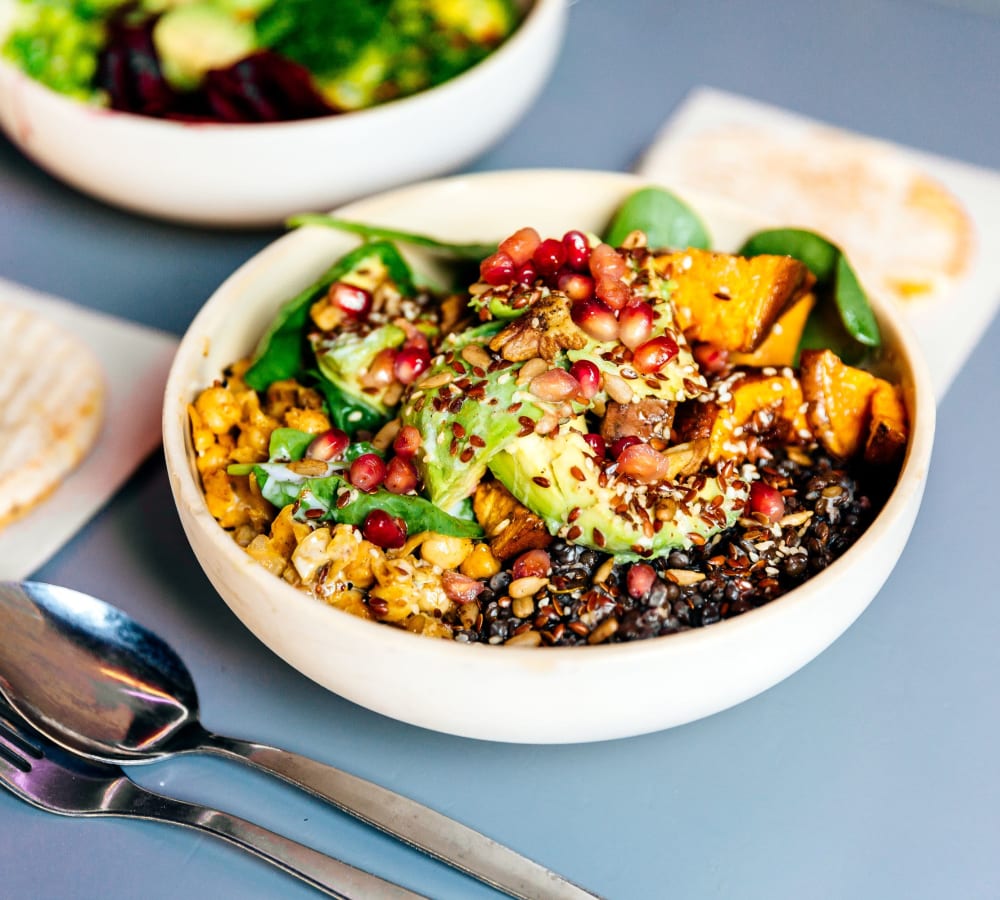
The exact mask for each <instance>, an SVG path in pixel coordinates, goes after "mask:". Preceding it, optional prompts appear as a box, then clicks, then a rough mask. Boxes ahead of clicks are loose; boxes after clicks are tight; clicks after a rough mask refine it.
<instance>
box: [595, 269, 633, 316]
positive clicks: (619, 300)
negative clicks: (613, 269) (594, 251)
mask: <svg viewBox="0 0 1000 900" xmlns="http://www.w3.org/2000/svg"><path fill="white" fill-rule="evenodd" d="M594 293H595V294H596V295H597V299H598V300H603V301H604V303H605V304H607V305H608V306H610V307H611V308H612V309H621V308H622V307H624V306H626V305H627V304H628V302H629V301H630V300H631V299H632V291H631V289H630V288H629V286H628V285H627V284H625V282H624V281H622V280H621V279H620V278H611V277H609V276H607V275H600V276H598V278H597V280H596V281H595V282H594Z"/></svg>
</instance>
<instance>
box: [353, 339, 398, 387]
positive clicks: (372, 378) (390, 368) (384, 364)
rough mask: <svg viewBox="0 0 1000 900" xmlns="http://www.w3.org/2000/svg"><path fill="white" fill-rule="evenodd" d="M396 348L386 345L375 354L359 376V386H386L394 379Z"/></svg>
mask: <svg viewBox="0 0 1000 900" xmlns="http://www.w3.org/2000/svg"><path fill="white" fill-rule="evenodd" d="M395 368H396V350H395V348H393V347H386V348H385V349H384V350H379V352H378V353H376V354H375V358H374V359H373V360H372V362H371V365H370V366H369V367H368V371H367V372H364V373H363V374H362V376H361V386H362V387H366V388H384V387H388V386H389V385H390V384H392V383H393V382H394V381H395V380H396V373H395Z"/></svg>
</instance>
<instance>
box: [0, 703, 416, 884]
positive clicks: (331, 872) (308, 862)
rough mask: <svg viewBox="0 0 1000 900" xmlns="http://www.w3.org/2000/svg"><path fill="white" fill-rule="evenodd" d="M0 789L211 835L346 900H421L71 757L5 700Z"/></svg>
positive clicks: (54, 808)
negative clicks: (22, 718) (43, 735)
mask: <svg viewBox="0 0 1000 900" xmlns="http://www.w3.org/2000/svg"><path fill="white" fill-rule="evenodd" d="M0 785H3V786H4V787H6V788H8V789H9V790H10V791H11V792H12V793H14V794H16V795H17V796H18V797H20V798H21V799H22V800H27V801H28V803H31V804H32V805H34V806H37V807H38V808H40V809H44V810H47V811H49V812H54V813H58V814H60V815H64V816H119V817H121V818H136V819H149V820H154V821H159V822H170V823H172V824H174V825H183V826H185V827H187V828H193V829H195V830H197V831H202V832H207V833H208V834H212V835H215V836H216V837H220V838H222V839H223V840H224V841H228V842H229V843H231V844H235V845H236V846H237V847H240V848H241V849H243V850H247V851H249V852H250V853H253V854H254V855H255V856H258V857H260V858H261V859H263V860H265V861H266V862H269V863H271V864H272V865H274V866H277V867H278V868H279V869H282V870H283V871H285V872H287V873H288V874H290V875H294V876H295V877H296V878H300V879H302V881H304V882H305V883H306V884H308V885H310V886H312V887H314V888H317V889H318V890H320V891H323V892H324V893H326V894H329V895H330V896H332V897H339V898H341V900H357V898H362V897H363V898H366V900H367V898H384V900H414V898H417V900H419V898H421V897H422V895H420V894H415V893H413V892H412V891H408V890H407V889H406V888H403V887H400V886H399V885H396V884H393V883H392V882H390V881H385V880H383V879H382V878H379V877H378V876H376V875H371V874H370V873H368V872H365V871H362V870H361V869H356V868H354V866H350V865H348V864H347V863H344V862H341V861H340V860H337V859H334V858H333V857H330V856H327V855H325V854H323V853H320V852H319V851H318V850H313V849H311V848H309V847H306V846H304V845H303V844H298V843H296V842H295V841H292V840H289V839H288V838H285V837H282V836H281V835H278V834H274V833H273V832H271V831H268V830H266V829H265V828H261V827H260V826H258V825H254V824H253V823H252V822H247V821H246V820H244V819H240V818H237V817H236V816H232V815H229V814H228V813H224V812H219V811H218V810H214V809H209V808H208V807H205V806H198V805H197V804H194V803H187V802H185V801H182V800H174V799H172V798H170V797H164V796H161V795H160V794H156V793H153V792H152V791H148V790H146V789H145V788H143V787H140V786H139V785H137V784H135V782H133V781H131V780H129V779H128V778H127V777H126V776H125V773H124V772H123V771H122V770H121V769H120V768H119V767H118V766H112V765H107V764H105V763H93V762H89V761H87V760H83V759H81V758H80V757H77V756H73V755H71V754H69V753H66V752H65V751H63V750H61V749H59V748H58V747H57V746H56V745H55V744H53V743H51V742H50V741H48V740H47V739H46V738H44V737H42V736H41V735H39V734H38V732H36V731H34V730H33V729H32V728H31V727H30V726H29V725H27V724H26V723H24V722H23V721H21V719H20V718H19V717H18V715H17V713H15V712H14V711H13V710H12V709H11V708H10V707H9V706H7V705H6V703H3V702H2V701H0Z"/></svg>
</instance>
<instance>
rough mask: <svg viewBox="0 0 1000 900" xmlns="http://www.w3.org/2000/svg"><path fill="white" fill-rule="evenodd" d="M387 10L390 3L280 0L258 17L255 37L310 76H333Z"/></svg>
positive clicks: (375, 28) (376, 0)
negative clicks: (308, 72) (309, 72)
mask: <svg viewBox="0 0 1000 900" xmlns="http://www.w3.org/2000/svg"><path fill="white" fill-rule="evenodd" d="M390 6H391V0H367V2H365V3H357V2H355V0H323V2H317V0H282V2H281V3H275V4H274V5H273V6H271V7H269V8H268V9H265V10H264V11H263V12H262V13H261V15H260V17H259V18H258V19H257V23H256V24H257V37H258V40H259V41H260V43H261V45H262V46H265V47H270V48H271V49H272V50H275V51H277V52H278V53H281V54H282V55H284V56H287V57H289V58H290V59H293V60H295V62H297V63H300V64H301V65H303V66H305V67H306V68H307V69H309V70H310V71H311V72H312V73H313V74H314V75H326V74H334V73H336V72H337V71H339V70H340V69H343V68H345V67H347V66H348V65H350V63H351V62H353V60H354V59H355V58H356V57H357V56H358V54H359V52H360V49H361V48H362V47H364V46H365V45H366V44H368V43H369V42H370V41H372V40H373V39H374V38H375V36H376V35H377V34H378V32H379V29H380V27H381V26H382V23H383V21H384V20H385V17H386V15H387V13H388V10H389V7H390Z"/></svg>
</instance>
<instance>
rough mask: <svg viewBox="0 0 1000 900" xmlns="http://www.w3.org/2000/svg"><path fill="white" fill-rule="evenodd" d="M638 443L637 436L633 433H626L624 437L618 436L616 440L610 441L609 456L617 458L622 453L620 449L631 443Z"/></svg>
mask: <svg viewBox="0 0 1000 900" xmlns="http://www.w3.org/2000/svg"><path fill="white" fill-rule="evenodd" d="M638 443H640V441H639V438H637V437H636V436H635V435H634V434H626V435H625V436H624V437H620V438H618V439H617V440H614V441H612V442H611V456H612V458H614V459H618V457H619V456H621V455H622V451H623V450H625V449H626V448H627V447H631V446H632V445H633V444H638Z"/></svg>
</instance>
